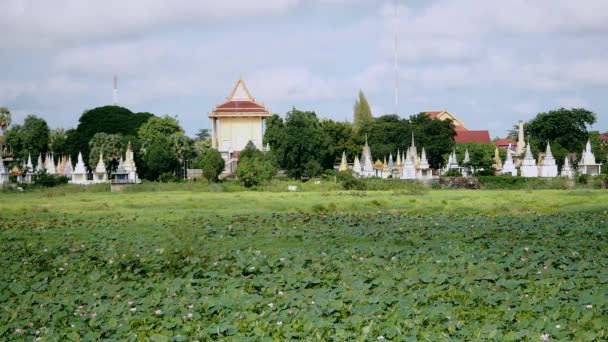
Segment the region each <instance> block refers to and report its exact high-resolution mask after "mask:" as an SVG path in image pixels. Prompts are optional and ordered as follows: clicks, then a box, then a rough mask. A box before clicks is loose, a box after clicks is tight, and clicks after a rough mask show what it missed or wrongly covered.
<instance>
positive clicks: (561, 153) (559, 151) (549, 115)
mask: <svg viewBox="0 0 608 342" xmlns="http://www.w3.org/2000/svg"><path fill="white" fill-rule="evenodd" d="M595 121H596V115H595V113H593V112H591V111H589V110H587V109H584V108H572V109H565V108H560V109H558V110H552V111H548V112H543V113H539V114H538V115H536V117H535V118H534V119H532V120H530V121H528V122H526V123H525V124H524V131H525V133H526V139H529V140H530V144H531V146H532V149H534V150H536V151H543V152H544V151H545V147H546V145H547V142H549V143H551V149H552V152H553V156H554V157H555V159H556V161H557V163H558V164H560V165H561V163H563V161H564V157H565V156H566V153H568V152H576V153H580V151H582V150H583V148H584V147H585V143H586V142H587V139H589V133H588V132H587V127H588V126H590V125H593V124H594V123H595Z"/></svg>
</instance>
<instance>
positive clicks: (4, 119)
mask: <svg viewBox="0 0 608 342" xmlns="http://www.w3.org/2000/svg"><path fill="white" fill-rule="evenodd" d="M11 122H12V117H11V111H10V110H9V109H8V108H6V107H0V129H2V134H4V133H6V129H7V128H8V126H10V125H11Z"/></svg>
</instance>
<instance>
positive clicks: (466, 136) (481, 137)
mask: <svg viewBox="0 0 608 342" xmlns="http://www.w3.org/2000/svg"><path fill="white" fill-rule="evenodd" d="M424 113H425V114H426V115H427V116H428V117H429V118H431V119H433V120H448V119H449V120H452V122H453V123H454V130H455V131H456V136H455V137H454V141H455V142H456V143H457V144H467V143H471V142H480V143H484V144H490V143H491V142H492V141H491V140H490V132H488V131H487V130H484V131H472V130H469V129H468V128H466V127H465V126H464V123H463V122H462V121H460V120H458V118H456V117H455V116H454V115H453V114H452V113H450V112H448V111H447V110H442V111H433V112H424Z"/></svg>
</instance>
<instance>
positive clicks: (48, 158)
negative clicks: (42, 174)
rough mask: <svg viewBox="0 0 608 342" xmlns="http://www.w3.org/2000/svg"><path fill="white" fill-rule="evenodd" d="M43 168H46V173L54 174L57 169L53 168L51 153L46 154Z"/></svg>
mask: <svg viewBox="0 0 608 342" xmlns="http://www.w3.org/2000/svg"><path fill="white" fill-rule="evenodd" d="M44 168H45V169H46V173H47V174H49V175H54V174H56V173H57V169H56V168H55V157H54V156H53V154H51V153H47V154H46V163H45V164H44Z"/></svg>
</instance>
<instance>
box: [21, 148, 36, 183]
mask: <svg viewBox="0 0 608 342" xmlns="http://www.w3.org/2000/svg"><path fill="white" fill-rule="evenodd" d="M24 171H25V175H24V176H23V183H27V184H31V183H33V182H34V175H35V173H34V165H33V164H32V155H31V154H28V155H27V164H25V170H24Z"/></svg>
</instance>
